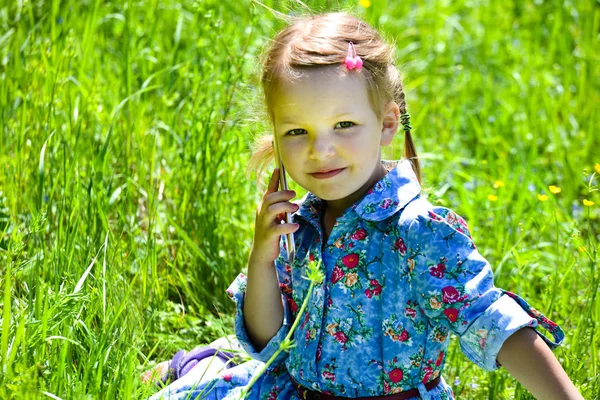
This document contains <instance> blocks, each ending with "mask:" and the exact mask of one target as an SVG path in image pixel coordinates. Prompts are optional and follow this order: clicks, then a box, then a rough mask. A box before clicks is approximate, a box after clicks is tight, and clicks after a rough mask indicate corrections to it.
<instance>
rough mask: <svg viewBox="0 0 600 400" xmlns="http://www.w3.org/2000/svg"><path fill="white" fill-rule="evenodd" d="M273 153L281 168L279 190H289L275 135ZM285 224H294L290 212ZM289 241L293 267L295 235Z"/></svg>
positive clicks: (289, 237)
mask: <svg viewBox="0 0 600 400" xmlns="http://www.w3.org/2000/svg"><path fill="white" fill-rule="evenodd" d="M272 144H273V151H274V153H275V165H276V166H277V168H279V190H288V184H287V176H286V173H285V167H284V166H283V162H281V157H280V156H279V142H278V140H277V136H275V135H274V140H273V142H272ZM285 222H286V223H288V224H291V223H292V214H291V213H289V212H286V213H285ZM285 236H286V239H287V256H288V263H289V264H290V265H292V263H293V262H294V256H295V253H296V244H295V243H294V233H293V232H292V233H286V235H285Z"/></svg>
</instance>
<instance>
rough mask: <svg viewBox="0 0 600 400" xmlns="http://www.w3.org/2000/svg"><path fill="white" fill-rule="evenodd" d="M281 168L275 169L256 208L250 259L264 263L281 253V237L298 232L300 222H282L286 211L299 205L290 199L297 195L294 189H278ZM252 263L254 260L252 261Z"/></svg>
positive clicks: (294, 209) (295, 208) (290, 210)
mask: <svg viewBox="0 0 600 400" xmlns="http://www.w3.org/2000/svg"><path fill="white" fill-rule="evenodd" d="M278 187H279V168H275V169H274V170H273V175H271V180H270V181H269V187H268V188H267V191H266V192H265V194H264V195H263V197H262V202H261V204H260V205H259V207H258V209H257V210H256V223H255V228H254V241H253V244H252V251H251V252H250V260H251V261H255V262H259V263H264V262H269V263H271V262H273V261H274V260H275V259H276V258H277V256H278V255H279V237H280V236H281V235H285V234H288V233H293V232H296V231H297V230H298V228H299V225H298V224H288V223H284V224H282V223H281V221H285V213H286V212H294V211H296V210H298V208H299V207H298V206H297V205H296V204H294V203H291V202H290V201H289V200H291V199H293V198H294V197H295V196H296V192H294V191H293V190H284V191H278V190H277V189H278ZM251 264H252V262H251Z"/></svg>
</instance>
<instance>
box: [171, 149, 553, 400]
mask: <svg viewBox="0 0 600 400" xmlns="http://www.w3.org/2000/svg"><path fill="white" fill-rule="evenodd" d="M383 163H384V165H385V166H386V167H387V168H388V169H391V171H390V172H388V174H387V175H385V176H384V177H383V178H382V179H381V180H380V181H379V182H378V183H377V184H375V186H374V187H373V188H372V189H371V190H370V191H369V192H368V193H367V194H366V195H365V196H364V197H363V198H362V199H361V200H359V201H358V202H357V203H355V204H354V205H352V206H351V207H349V208H348V209H347V210H346V211H345V212H344V214H343V215H341V216H340V217H339V218H338V219H337V221H336V223H335V225H334V226H333V229H332V231H331V233H330V236H329V239H328V241H327V243H322V238H323V232H322V225H321V222H320V221H321V219H320V218H321V212H322V207H323V201H322V200H321V199H319V198H317V197H316V196H314V195H312V194H311V193H308V194H307V196H305V198H304V199H303V201H302V203H301V204H300V209H299V210H298V211H297V212H296V213H295V214H294V215H293V222H296V223H299V224H300V229H299V230H298V231H297V232H296V235H295V242H296V258H295V260H294V262H293V264H292V265H290V264H288V263H287V258H286V255H287V250H286V249H287V247H286V246H287V244H286V242H285V236H283V237H282V239H281V248H280V250H281V251H280V255H279V257H278V258H277V259H276V261H275V266H276V269H277V274H278V277H279V282H280V288H281V293H282V302H283V304H284V310H285V313H284V322H283V325H282V327H281V329H280V330H279V332H277V334H276V335H275V336H274V337H273V338H272V339H271V341H270V342H269V343H268V344H267V345H266V347H265V348H264V349H262V350H261V351H257V350H256V349H255V348H254V346H253V345H252V343H251V341H250V340H249V338H248V335H247V332H246V330H245V327H244V320H243V301H244V293H245V286H246V277H245V276H244V275H243V274H240V275H239V276H238V277H237V278H236V280H235V281H234V282H233V283H232V284H231V286H230V287H229V289H228V290H227V292H228V294H229V295H230V297H231V298H232V299H233V300H234V301H235V302H236V306H237V308H236V336H237V338H238V340H239V342H240V344H241V345H242V347H243V348H244V349H245V350H246V351H247V352H248V353H249V354H250V355H251V356H252V357H253V358H254V359H255V360H256V361H254V360H253V361H251V362H250V363H246V364H247V365H246V364H242V365H241V366H238V367H235V368H233V369H230V370H228V371H227V374H229V375H232V374H233V376H234V377H235V379H234V378H232V376H229V375H228V378H229V380H227V379H226V378H225V377H223V376H220V377H216V378H215V379H214V380H213V381H211V384H212V385H214V387H215V388H217V389H218V390H221V391H222V392H221V393H222V394H221V395H220V397H215V398H226V399H230V398H232V399H233V398H236V397H235V393H238V391H239V390H240V386H243V385H246V384H247V383H248V382H249V381H250V379H251V378H252V376H253V374H254V373H255V372H256V368H257V366H258V365H260V362H265V361H267V360H268V359H269V358H270V357H271V356H272V355H273V354H274V353H275V351H276V350H277V348H278V347H279V345H280V343H281V342H282V340H283V339H284V337H285V335H286V334H287V333H288V332H289V329H290V327H291V325H292V323H293V322H294V319H295V318H301V320H300V321H301V322H300V324H299V325H298V328H297V330H296V331H295V332H294V337H293V339H294V341H295V344H296V346H295V347H293V348H292V349H291V350H290V352H289V354H288V353H286V352H282V353H280V355H279V356H278V358H277V359H276V362H275V363H274V364H273V365H274V366H272V367H271V368H269V370H268V372H267V374H265V375H264V376H263V377H261V378H259V381H258V382H257V383H256V384H255V386H253V388H252V390H251V393H250V398H251V399H296V398H297V395H296V393H295V391H294V389H293V386H292V384H291V382H290V376H291V377H293V378H294V380H296V381H297V382H299V383H300V384H302V385H303V386H306V387H308V388H311V389H312V390H317V391H321V392H324V393H328V394H333V395H337V396H344V397H368V396H383V395H390V394H393V393H398V392H402V391H405V390H409V389H412V388H418V389H419V391H420V393H421V397H423V398H425V397H429V398H431V399H452V398H454V397H453V394H452V390H451V388H450V386H449V385H448V384H447V383H446V382H445V380H444V379H443V378H442V381H441V383H440V384H439V385H438V386H437V387H436V388H434V389H432V390H431V391H429V392H426V390H425V388H424V386H423V384H424V383H427V382H429V381H431V380H433V379H435V378H436V377H438V376H440V375H441V374H442V371H443V370H444V364H445V359H446V353H447V349H448V345H449V340H450V334H451V333H453V334H455V335H457V336H458V338H459V341H460V348H461V349H462V351H463V352H464V354H465V355H466V356H467V357H468V358H469V359H470V360H471V361H473V362H474V363H475V364H477V365H478V366H480V367H481V368H484V369H486V370H490V371H493V370H495V369H498V368H499V367H500V364H499V363H498V362H497V361H496V357H497V354H498V352H499V351H500V348H501V347H502V344H503V343H504V341H505V340H506V339H507V338H508V337H509V336H510V335H511V334H513V333H514V332H516V331H517V330H519V329H521V328H522V327H526V326H528V327H532V328H535V327H543V328H545V329H546V330H547V331H548V332H549V333H550V334H551V335H552V337H553V340H550V339H548V338H546V337H545V336H544V335H543V334H541V333H540V332H538V331H537V330H536V332H538V334H539V335H540V336H541V337H542V338H543V339H544V340H545V341H546V343H547V344H548V345H549V346H550V348H552V349H554V348H555V347H556V346H558V345H559V344H560V343H561V342H562V340H563V338H564V334H563V332H562V330H561V329H560V327H558V326H557V325H556V324H555V323H553V322H552V321H550V320H548V319H547V318H546V317H544V316H543V315H542V314H540V313H539V312H538V311H536V310H535V309H533V308H532V307H531V306H529V304H527V302H525V300H523V299H522V298H521V297H519V296H517V295H516V294H514V293H511V292H507V291H504V290H502V289H500V288H496V287H495V286H494V283H493V274H492V270H491V267H490V265H489V263H488V262H487V261H486V260H485V258H483V257H482V256H481V254H479V252H478V251H477V247H476V246H475V244H474V242H473V240H472V238H471V234H470V232H469V229H468V227H467V224H466V222H465V220H464V219H463V218H461V217H460V216H459V215H457V214H456V213H455V212H453V211H452V210H450V209H448V208H445V207H438V206H434V205H432V204H431V203H429V202H428V201H427V200H426V199H425V198H423V197H422V196H421V195H420V186H419V183H418V181H417V179H416V177H415V175H414V173H413V170H412V168H411V165H410V163H409V162H408V161H406V160H404V161H402V162H398V163H391V162H388V161H383ZM394 164H395V165H394ZM310 260H317V261H318V260H322V263H321V268H322V272H323V273H324V275H325V280H324V281H323V282H322V283H321V284H319V285H316V286H315V288H314V290H313V293H312V295H311V298H310V299H309V301H308V305H307V308H306V310H305V312H304V314H303V315H297V313H298V310H299V308H300V305H301V304H302V302H303V300H304V297H305V295H306V292H307V290H308V286H309V281H308V280H306V279H304V278H303V277H304V276H305V275H306V272H305V271H306V268H307V265H308V262H309V261H310ZM186 390H188V391H187V392H186V391H185V390H183V389H182V390H179V391H177V390H176V391H171V393H172V394H174V393H180V394H184V393H187V394H190V393H191V392H190V391H189V390H191V389H190V388H189V387H188V388H187V389H186Z"/></svg>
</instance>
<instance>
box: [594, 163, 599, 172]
mask: <svg viewBox="0 0 600 400" xmlns="http://www.w3.org/2000/svg"><path fill="white" fill-rule="evenodd" d="M594 169H595V170H596V172H597V173H599V174H600V164H598V163H596V165H594Z"/></svg>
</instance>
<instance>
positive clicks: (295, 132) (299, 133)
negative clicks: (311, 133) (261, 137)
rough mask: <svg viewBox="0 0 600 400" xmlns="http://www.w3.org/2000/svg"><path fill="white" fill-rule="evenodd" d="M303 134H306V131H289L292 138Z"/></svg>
mask: <svg viewBox="0 0 600 400" xmlns="http://www.w3.org/2000/svg"><path fill="white" fill-rule="evenodd" d="M303 132H306V131H305V130H304V129H292V130H291V131H288V133H287V134H288V135H290V136H298V135H301V134H302V133H303Z"/></svg>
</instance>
